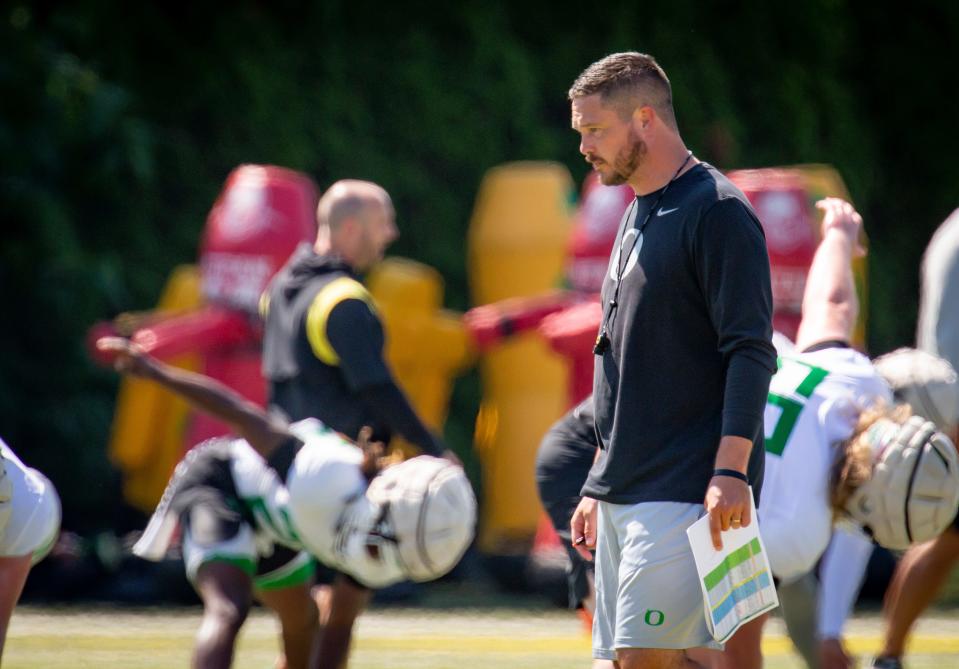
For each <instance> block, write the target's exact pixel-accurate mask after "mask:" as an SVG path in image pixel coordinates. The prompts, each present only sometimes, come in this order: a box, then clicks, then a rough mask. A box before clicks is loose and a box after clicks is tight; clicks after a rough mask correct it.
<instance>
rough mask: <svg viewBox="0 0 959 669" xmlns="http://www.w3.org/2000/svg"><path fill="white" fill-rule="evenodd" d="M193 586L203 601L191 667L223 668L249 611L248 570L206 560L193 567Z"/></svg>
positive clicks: (250, 588)
mask: <svg viewBox="0 0 959 669" xmlns="http://www.w3.org/2000/svg"><path fill="white" fill-rule="evenodd" d="M194 586H195V587H196V590H197V593H198V594H199V595H200V599H202V600H203V620H202V622H201V623H200V629H199V630H197V634H196V647H195V648H194V650H193V666H194V667H196V668H197V669H201V668H202V669H219V668H221V667H222V668H223V669H227V668H228V667H230V665H231V664H232V662H233V648H234V646H235V644H236V637H237V635H238V634H239V633H240V627H242V626H243V622H244V621H245V620H246V617H247V615H248V614H249V612H250V604H251V602H252V598H253V581H252V579H251V577H250V572H249V570H248V569H246V568H244V567H241V566H238V565H237V564H234V563H231V562H225V561H223V562H221V561H212V562H206V563H204V564H202V565H200V567H199V569H198V570H197V573H196V577H195V579H194Z"/></svg>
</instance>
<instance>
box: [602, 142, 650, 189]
mask: <svg viewBox="0 0 959 669" xmlns="http://www.w3.org/2000/svg"><path fill="white" fill-rule="evenodd" d="M627 139H628V141H629V143H628V144H627V145H626V146H624V147H623V148H622V149H620V151H619V153H617V154H616V157H615V158H614V159H613V162H612V164H610V167H611V168H612V169H611V170H610V171H609V172H607V173H605V174H604V173H603V172H600V173H599V181H600V183H602V184H603V185H604V186H620V185H622V184H624V183H626V182H627V181H628V180H629V178H630V177H631V176H633V173H634V172H635V171H636V170H637V169H639V166H640V165H642V164H643V159H644V158H645V157H646V142H644V141H643V140H641V139H640V138H639V137H637V136H636V133H634V132H633V131H632V129H630V131H629V137H628V138H627ZM607 164H608V163H607Z"/></svg>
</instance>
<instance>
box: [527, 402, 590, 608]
mask: <svg viewBox="0 0 959 669" xmlns="http://www.w3.org/2000/svg"><path fill="white" fill-rule="evenodd" d="M589 429H592V425H591V424H590V426H589ZM578 431H581V430H580V427H579V420H578V418H577V414H576V411H575V410H574V411H570V412H569V413H567V414H566V415H565V416H564V417H563V418H561V419H560V420H559V421H558V422H557V423H556V424H555V425H553V426H552V427H551V428H550V429H549V431H548V432H547V433H546V435H545V436H544V437H543V440H542V441H541V442H540V445H539V449H538V450H537V452H536V486H537V490H538V492H539V497H540V501H541V502H542V503H543V508H544V509H545V510H546V513H547V514H548V515H549V519H550V521H551V523H552V525H553V528H554V529H555V530H556V534H557V535H558V536H559V538H560V541H561V542H562V544H563V548H564V549H565V550H566V553H567V555H568V556H569V568H568V570H567V582H568V586H569V605H570V608H573V609H578V608H580V607H582V608H583V609H584V610H586V611H587V612H588V613H589V616H590V618H591V617H592V614H593V610H594V609H595V594H594V592H593V584H592V578H593V573H592V572H593V565H592V563H590V562H586V560H584V559H583V558H582V556H580V554H579V553H578V552H577V551H576V550H575V549H574V548H573V546H572V543H571V538H570V534H569V519H570V518H571V517H572V516H573V512H574V511H575V510H576V506H577V505H578V504H579V501H580V496H579V491H580V489H582V487H583V482H584V481H585V480H586V476H587V475H588V474H589V469H590V467H591V466H592V464H593V459H594V456H595V453H596V447H595V446H594V445H593V444H592V443H590V442H589V441H588V440H586V439H584V438H582V437H580V436H578V435H579V432H578Z"/></svg>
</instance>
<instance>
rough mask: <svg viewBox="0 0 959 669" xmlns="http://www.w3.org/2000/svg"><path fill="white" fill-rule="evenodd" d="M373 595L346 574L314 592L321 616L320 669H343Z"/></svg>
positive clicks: (338, 576)
mask: <svg viewBox="0 0 959 669" xmlns="http://www.w3.org/2000/svg"><path fill="white" fill-rule="evenodd" d="M372 594H373V591H372V590H370V589H369V588H366V587H364V586H363V585H360V583H358V582H357V581H355V580H353V579H352V578H350V577H349V576H347V575H345V574H337V575H336V577H335V578H334V579H333V582H332V583H331V584H330V585H328V586H323V587H320V588H317V589H316V590H314V593H313V596H314V597H315V599H316V603H317V606H318V608H319V615H320V651H319V662H318V663H317V665H316V666H317V668H318V669H343V667H345V666H346V659H347V657H348V656H349V653H350V642H351V641H352V638H353V623H354V622H355V621H356V618H357V617H358V616H359V615H360V613H362V612H363V610H364V609H365V608H366V605H367V604H368V603H369V601H370V598H371V596H372Z"/></svg>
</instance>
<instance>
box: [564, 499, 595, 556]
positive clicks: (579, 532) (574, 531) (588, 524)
mask: <svg viewBox="0 0 959 669" xmlns="http://www.w3.org/2000/svg"><path fill="white" fill-rule="evenodd" d="M598 504H599V503H598V502H597V501H596V500H595V499H591V498H589V497H584V498H582V499H581V500H580V501H579V506H577V507H576V510H575V511H573V517H572V518H571V519H570V521H569V530H570V536H571V537H572V541H573V548H575V549H576V552H577V553H579V554H580V555H581V556H582V558H583V559H584V560H587V561H589V562H592V560H593V554H592V553H590V551H591V550H595V548H596V509H597V506H598Z"/></svg>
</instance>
